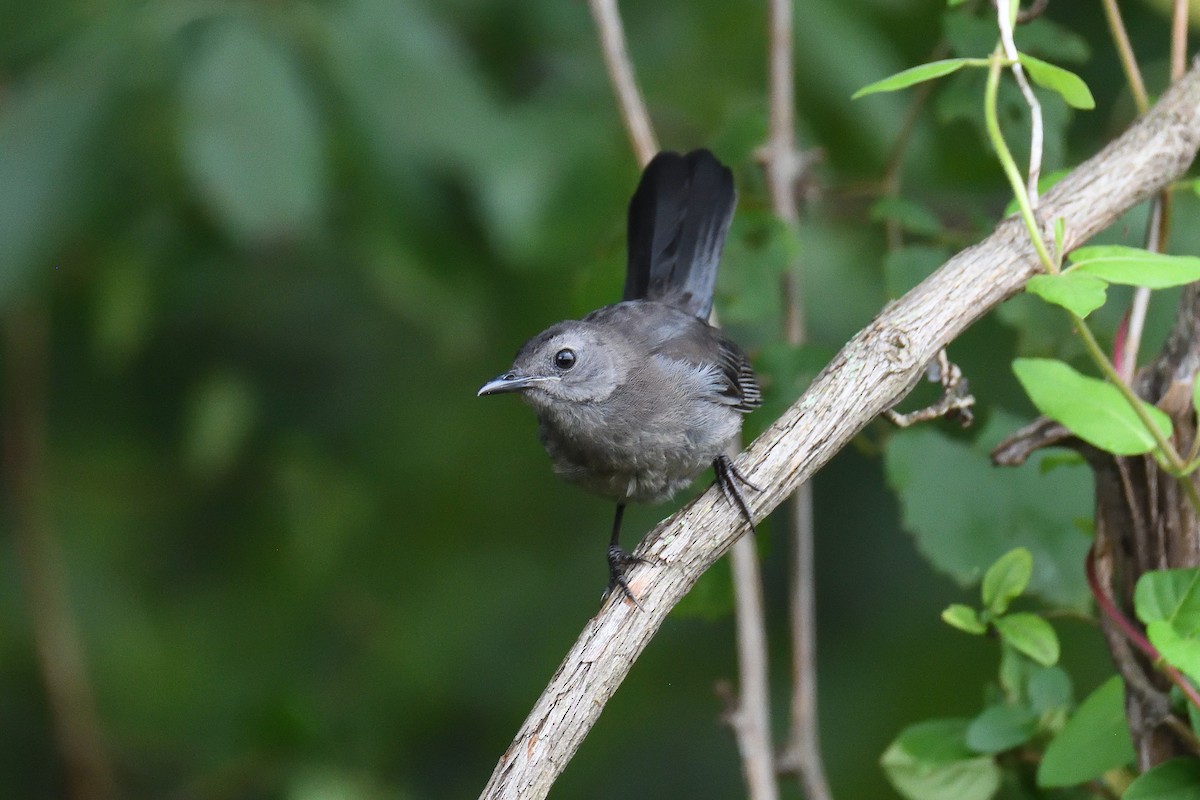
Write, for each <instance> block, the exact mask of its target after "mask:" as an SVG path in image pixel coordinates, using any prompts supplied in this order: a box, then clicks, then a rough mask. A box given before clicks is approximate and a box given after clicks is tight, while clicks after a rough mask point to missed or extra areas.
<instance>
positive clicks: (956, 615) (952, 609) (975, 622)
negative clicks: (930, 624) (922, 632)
mask: <svg viewBox="0 0 1200 800" xmlns="http://www.w3.org/2000/svg"><path fill="white" fill-rule="evenodd" d="M942 621H943V622H945V623H946V624H947V625H949V626H950V627H952V628H958V629H959V630H960V631H966V632H967V633H975V634H980V633H986V632H987V626H986V625H984V624H983V621H982V620H980V619H979V614H978V612H976V611H975V609H973V608H971V607H970V606H965V605H963V604H962V603H954V604H952V605H950V606H948V607H947V608H946V610H945V611H943V612H942Z"/></svg>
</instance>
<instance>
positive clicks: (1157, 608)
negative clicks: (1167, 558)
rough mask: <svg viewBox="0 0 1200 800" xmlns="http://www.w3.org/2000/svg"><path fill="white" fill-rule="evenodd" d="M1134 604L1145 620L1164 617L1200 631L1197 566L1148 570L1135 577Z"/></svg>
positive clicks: (1139, 616)
mask: <svg viewBox="0 0 1200 800" xmlns="http://www.w3.org/2000/svg"><path fill="white" fill-rule="evenodd" d="M1133 607H1134V611H1136V612H1137V616H1138V619H1140V620H1141V621H1142V622H1145V623H1151V622H1157V621H1160V620H1161V621H1166V622H1171V623H1174V624H1175V625H1176V627H1178V628H1180V629H1181V630H1183V631H1185V632H1186V633H1193V632H1200V568H1197V567H1192V568H1190V569H1168V570H1155V571H1153V572H1147V573H1145V574H1144V575H1142V577H1140V578H1139V579H1138V582H1137V586H1136V587H1135V589H1134V592H1133Z"/></svg>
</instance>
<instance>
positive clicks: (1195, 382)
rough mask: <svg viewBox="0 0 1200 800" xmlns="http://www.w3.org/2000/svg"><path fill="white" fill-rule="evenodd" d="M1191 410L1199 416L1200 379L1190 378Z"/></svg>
mask: <svg viewBox="0 0 1200 800" xmlns="http://www.w3.org/2000/svg"><path fill="white" fill-rule="evenodd" d="M1192 408H1194V409H1195V410H1196V413H1197V414H1200V378H1195V377H1193V378H1192Z"/></svg>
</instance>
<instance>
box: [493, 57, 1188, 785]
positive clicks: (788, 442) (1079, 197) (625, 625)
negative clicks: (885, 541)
mask: <svg viewBox="0 0 1200 800" xmlns="http://www.w3.org/2000/svg"><path fill="white" fill-rule="evenodd" d="M1197 149H1200V61H1197V62H1194V63H1193V65H1192V68H1191V70H1189V72H1188V74H1187V75H1186V76H1185V77H1184V79H1183V80H1181V81H1177V82H1176V83H1175V84H1174V85H1173V86H1171V87H1170V88H1169V89H1168V90H1167V91H1166V92H1165V93H1164V94H1163V96H1162V98H1161V99H1160V100H1159V102H1158V105H1157V106H1156V107H1155V109H1153V110H1152V111H1151V112H1150V114H1148V115H1146V116H1143V117H1142V118H1141V119H1139V120H1137V121H1136V122H1135V123H1134V124H1133V125H1132V126H1131V127H1130V129H1129V130H1127V131H1126V132H1125V133H1124V134H1122V135H1121V136H1120V137H1119V138H1118V139H1116V140H1114V141H1112V142H1111V143H1110V144H1109V145H1108V146H1107V147H1105V148H1104V150H1103V151H1101V152H1100V153H1098V154H1097V155H1096V156H1093V157H1092V158H1090V159H1088V160H1087V161H1086V162H1084V163H1083V164H1081V165H1080V166H1079V167H1077V168H1076V169H1075V170H1073V171H1072V172H1071V173H1070V174H1068V175H1067V176H1066V177H1064V178H1063V179H1062V180H1061V181H1059V183H1058V184H1056V185H1055V186H1054V187H1053V188H1052V189H1050V190H1049V191H1048V192H1047V193H1046V196H1045V197H1044V198H1043V199H1042V210H1043V213H1045V214H1046V215H1047V216H1048V217H1049V218H1052V219H1057V218H1059V217H1062V218H1063V219H1064V220H1065V221H1066V235H1065V240H1064V244H1065V246H1066V247H1067V248H1068V249H1072V248H1074V247H1078V246H1079V245H1080V244H1082V243H1083V242H1085V241H1087V240H1088V239H1089V238H1091V237H1092V236H1094V235H1095V234H1096V233H1098V232H1099V231H1101V230H1103V229H1104V228H1106V227H1108V226H1109V225H1111V224H1112V223H1113V221H1114V220H1116V219H1117V218H1118V217H1119V216H1120V215H1121V214H1123V213H1124V212H1125V211H1127V210H1128V209H1129V208H1131V207H1132V206H1133V205H1135V204H1137V203H1140V202H1142V201H1143V200H1145V199H1146V198H1147V197H1149V196H1150V195H1152V194H1153V193H1154V192H1156V191H1158V190H1159V189H1160V188H1161V187H1163V186H1165V185H1167V184H1169V183H1170V182H1171V181H1173V180H1175V179H1176V178H1178V177H1179V176H1180V175H1182V174H1183V173H1184V171H1185V170H1186V169H1187V167H1188V165H1190V164H1191V162H1192V160H1193V159H1194V158H1195V155H1196V151H1197ZM1040 271H1041V267H1040V264H1039V261H1038V257H1037V256H1035V254H1034V252H1033V251H1032V249H1031V247H1030V241H1029V237H1028V235H1027V233H1026V231H1025V229H1024V227H1023V223H1022V221H1021V220H1018V219H1011V218H1010V219H1006V220H1004V221H1003V222H1001V223H1000V225H999V226H998V227H997V229H996V231H995V232H994V233H993V234H992V235H991V236H989V237H988V238H987V239H985V240H984V241H982V242H979V243H978V244H975V245H974V246H972V247H970V248H967V249H966V250H963V251H962V252H960V253H958V254H957V255H956V256H955V257H954V258H952V259H950V261H948V262H946V264H944V265H943V266H942V267H941V268H940V269H938V270H937V271H936V272H934V273H933V274H932V275H930V276H929V277H928V278H926V279H925V280H924V281H922V282H921V283H920V284H918V285H917V286H916V287H915V288H913V289H912V290H911V291H909V292H908V293H907V294H906V295H904V297H902V298H900V299H899V300H896V301H895V302H893V303H889V304H888V306H887V307H886V308H885V309H884V310H883V311H882V312H881V313H880V315H879V316H878V317H877V318H876V319H875V320H873V321H872V322H871V323H870V324H869V325H868V326H867V327H866V328H865V329H863V330H862V331H860V332H859V333H858V334H856V335H855V336H854V338H852V339H851V340H850V342H849V343H847V345H846V346H845V347H844V348H842V351H841V352H840V353H839V354H838V355H837V356H836V357H835V358H834V360H833V361H832V362H831V363H830V364H829V366H827V367H826V368H825V369H824V370H823V371H822V372H821V374H820V375H818V376H817V378H816V379H815V380H814V381H813V382H812V385H811V386H809V388H808V389H807V390H806V391H805V393H804V395H803V396H802V397H801V398H800V399H799V400H797V401H796V402H795V403H794V404H793V405H792V406H791V407H790V408H789V409H788V410H787V411H786V412H784V414H783V416H781V417H780V418H779V419H778V420H776V422H775V423H774V424H773V425H771V427H770V428H768V429H767V431H766V432H765V433H764V434H763V435H762V436H760V437H759V438H758V439H757V440H756V441H755V442H754V443H753V444H751V445H750V447H749V448H747V450H746V452H745V453H743V454H742V456H741V457H740V458H739V459H738V464H737V466H738V469H739V471H741V472H742V473H743V474H744V475H746V477H747V479H748V480H750V481H752V482H753V483H755V484H756V485H758V486H761V487H762V488H763V491H761V492H755V493H753V494H752V495H751V496H749V497H747V500H748V501H749V502H750V505H751V507H752V511H753V513H754V516H755V518H756V519H761V518H762V517H763V516H765V515H766V514H768V513H770V512H771V511H773V510H774V509H775V508H777V507H778V506H779V504H780V503H782V502H783V501H784V499H786V498H787V497H788V496H789V495H791V494H792V493H793V492H795V490H796V488H797V487H798V486H799V485H800V484H801V483H803V482H805V481H807V480H809V479H811V478H812V476H813V475H814V474H815V472H816V471H817V470H818V469H819V468H820V467H821V466H823V465H824V464H825V463H827V462H828V461H829V459H831V458H832V457H833V456H834V455H835V454H836V453H837V452H839V451H840V450H841V449H842V448H843V447H845V446H846V444H848V443H849V442H850V441H851V440H852V439H853V438H854V437H855V436H856V435H857V434H858V432H859V431H861V430H862V429H863V428H864V427H865V426H866V425H867V424H868V423H869V422H870V421H871V420H872V419H874V418H875V416H877V415H878V414H879V413H880V412H882V411H883V410H884V409H885V408H890V407H891V406H893V405H895V403H896V400H897V399H898V398H900V397H902V396H903V395H904V394H905V393H906V392H907V391H909V389H911V387H912V386H913V384H914V383H915V382H916V381H917V380H918V379H919V378H920V375H921V372H922V370H923V369H924V367H925V365H926V364H927V363H928V362H929V361H930V360H931V359H932V358H934V356H936V355H937V351H938V350H940V349H942V348H943V347H945V346H946V344H947V343H948V342H949V341H951V340H952V339H954V338H955V337H956V336H958V335H959V334H960V333H962V331H963V330H965V329H966V328H967V327H968V326H969V325H971V324H972V323H973V322H975V321H976V320H978V319H979V318H980V317H982V316H983V315H984V314H986V313H987V312H989V311H990V310H991V309H992V308H993V307H995V306H996V305H998V304H999V303H1000V302H1002V301H1003V300H1004V299H1006V298H1008V297H1010V296H1011V295H1012V294H1014V293H1015V292H1018V291H1020V290H1021V288H1022V287H1023V286H1024V285H1025V283H1026V282H1027V281H1028V280H1029V279H1030V278H1031V277H1033V276H1034V275H1036V274H1038V273H1039V272H1040ZM739 513H740V512H739V511H738V510H737V509H735V508H733V507H732V506H730V505H729V504H728V503H727V502H726V501H725V498H724V496H722V494H721V493H720V491H719V490H718V491H713V490H711V489H710V490H709V491H707V492H705V493H703V494H702V495H701V496H700V497H698V498H697V499H696V500H694V501H693V502H691V503H689V504H688V505H687V506H686V507H685V508H683V509H682V510H680V511H679V512H677V513H676V514H674V515H672V516H671V517H670V518H669V519H667V520H665V521H663V522H662V523H660V524H659V525H658V526H657V527H656V528H655V529H654V530H653V531H652V532H651V533H650V534H649V535H648V536H647V537H646V538H645V539H644V540H643V541H642V544H641V545H640V546H639V547H638V549H637V551H636V553H635V554H636V555H638V556H640V557H642V558H644V559H645V563H643V564H640V565H639V566H636V567H634V568H633V569H632V570H631V571H630V573H629V583H630V587H631V588H632V589H633V591H634V592H635V593H636V594H637V595H638V597H639V598H640V600H641V602H642V606H643V609H644V610H638V609H637V608H635V607H634V606H632V605H627V604H625V603H622V602H619V601H617V600H610V601H609V602H608V603H606V604H605V606H604V607H603V608H602V609H601V610H600V612H599V613H597V614H596V616H595V617H593V618H592V619H590V620H589V621H588V622H587V624H586V625H585V626H584V629H583V631H582V632H581V633H580V636H579V639H578V640H577V641H576V643H575V645H574V646H573V647H572V648H571V650H570V652H568V653H567V654H566V656H565V658H564V659H563V662H562V664H561V665H560V666H559V668H558V669H557V670H556V672H555V674H554V676H553V677H552V678H551V680H550V682H549V684H548V685H547V686H546V688H545V690H544V691H543V692H542V695H541V697H540V698H539V699H538V701H537V702H536V703H535V704H534V707H533V709H532V710H531V711H530V713H529V716H528V717H527V718H526V720H525V722H524V724H522V726H521V728H520V730H519V731H518V732H517V734H516V736H515V737H514V739H513V741H512V743H511V744H510V745H509V747H508V749H507V750H506V751H505V753H504V755H503V756H502V757H501V758H500V761H499V763H498V764H497V765H496V769H495V771H494V772H493V773H492V777H491V780H490V781H489V782H488V785H487V787H485V789H484V790H483V793H482V797H484V798H489V799H490V800H500V798H504V800H517V798H520V799H521V800H540V798H544V797H545V796H546V794H547V793H548V792H549V791H550V787H551V785H552V784H553V783H554V781H555V779H556V778H557V777H558V775H559V774H560V773H561V772H562V770H563V769H564V768H565V767H566V766H567V764H568V763H569V762H570V760H571V757H572V756H573V755H574V753H575V752H576V751H577V750H578V749H579V746H580V744H581V743H582V741H583V739H584V737H585V736H586V735H587V733H588V731H590V730H591V728H592V726H593V725H594V724H595V722H596V720H597V719H598V718H599V716H600V713H601V711H603V709H604V707H605V705H606V704H607V703H608V701H609V699H610V698H611V697H612V696H613V694H614V693H615V692H616V690H617V687H618V686H619V685H620V684H621V681H622V680H624V678H625V676H626V675H628V674H629V670H630V669H631V668H632V666H633V663H634V662H635V661H636V660H637V658H638V656H639V655H640V654H641V652H642V651H643V650H644V649H645V647H646V645H647V644H649V642H650V640H651V639H652V638H653V637H654V634H655V633H656V632H657V631H658V629H659V627H660V626H661V625H662V623H663V621H664V620H665V619H666V617H667V614H668V613H669V612H670V610H671V609H672V608H673V607H674V606H675V604H676V603H678V602H679V600H680V599H681V598H682V597H683V596H684V595H686V594H687V592H688V591H689V590H690V589H691V588H692V587H693V586H694V585H695V582H696V581H697V580H698V579H699V577H700V575H701V574H703V572H704V571H705V570H706V569H708V568H709V567H710V566H712V564H713V563H715V562H716V560H717V559H719V558H720V557H721V556H722V555H724V553H725V552H727V551H728V549H729V548H730V547H731V546H732V545H733V542H734V541H735V540H736V539H737V538H738V537H739V536H741V535H743V534H744V532H745V530H746V527H745V525H744V524H741V523H740V522H739V518H738V515H739Z"/></svg>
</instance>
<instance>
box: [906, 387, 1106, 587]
mask: <svg viewBox="0 0 1200 800" xmlns="http://www.w3.org/2000/svg"><path fill="white" fill-rule="evenodd" d="M1025 421H1026V420H1022V419H1019V418H1017V417H1014V416H1012V415H1010V414H1006V413H1004V412H1003V411H1000V410H994V411H993V412H992V413H991V414H990V415H989V418H988V420H987V423H986V424H985V425H984V426H983V427H982V428H981V429H980V431H979V433H978V435H977V438H976V440H975V441H974V442H963V441H959V440H957V439H952V438H950V437H948V436H945V435H943V434H941V433H939V432H938V431H936V430H933V429H932V428H931V427H928V426H922V427H919V428H910V429H908V430H905V431H901V432H899V433H897V434H896V435H894V436H892V437H890V438H889V440H888V442H887V446H886V450H885V453H884V466H885V469H886V473H887V480H888V484H889V485H890V486H891V487H892V489H893V490H894V491H895V492H896V495H897V497H898V498H899V499H900V503H901V511H902V513H903V523H904V528H905V530H907V531H909V532H910V533H912V534H913V536H914V537H915V539H916V543H917V548H918V549H919V550H920V551H921V554H922V556H924V558H925V560H926V561H928V562H929V563H930V564H932V565H933V566H934V567H935V568H936V569H938V570H941V571H942V572H944V573H946V574H949V575H950V576H951V577H953V578H954V579H955V580H956V581H958V582H959V584H961V585H963V586H967V585H971V586H973V585H976V584H978V582H979V581H980V580H981V579H982V578H983V573H984V572H985V571H986V570H987V568H988V567H989V566H991V564H992V562H994V561H995V560H996V559H997V558H999V557H1000V556H1002V555H1004V554H1005V553H1007V552H1008V551H1009V550H1011V549H1012V548H1013V547H1015V546H1018V545H1020V546H1023V547H1026V548H1028V549H1029V551H1030V553H1032V554H1033V578H1032V579H1031V580H1030V582H1029V588H1028V589H1027V590H1026V591H1027V592H1030V593H1035V594H1037V595H1039V596H1041V597H1043V598H1045V599H1046V600H1047V601H1049V602H1050V603H1053V604H1055V605H1058V606H1069V607H1072V608H1078V609H1082V608H1085V607H1087V606H1088V604H1089V603H1090V602H1091V592H1090V591H1088V588H1087V582H1086V581H1085V580H1084V576H1083V570H1081V569H1079V564H1081V563H1082V559H1083V558H1084V556H1085V555H1086V554H1087V550H1088V547H1090V545H1091V541H1090V539H1089V537H1087V536H1084V535H1081V533H1080V532H1079V529H1078V528H1077V527H1076V525H1075V519H1076V518H1077V517H1080V516H1085V515H1089V514H1090V513H1091V508H1092V494H1093V488H1092V480H1091V477H1090V475H1089V474H1088V473H1087V472H1086V471H1085V470H1082V469H1059V470H1055V471H1053V472H1051V473H1049V474H1045V475H1042V474H1039V471H1038V467H1039V465H1040V464H1041V463H1042V461H1043V460H1044V459H1045V458H1047V455H1048V454H1046V453H1039V454H1037V455H1035V456H1034V457H1033V459H1031V462H1032V463H1030V464H1027V465H1026V466H1025V467H1023V468H1021V469H1002V470H997V469H995V468H994V467H993V466H992V465H991V462H990V461H989V460H988V454H989V452H990V451H991V449H992V448H993V447H994V446H995V445H996V444H997V443H999V442H1000V441H1001V440H1002V439H1003V438H1004V437H1005V436H1006V435H1008V433H1009V432H1011V431H1013V430H1015V429H1016V428H1019V427H1021V425H1022V424H1024V422H1025ZM980 486H987V487H988V490H987V491H986V492H980V491H979V487H980ZM947 497H970V498H972V500H971V502H969V503H947V502H946V499H945V498H947Z"/></svg>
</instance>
